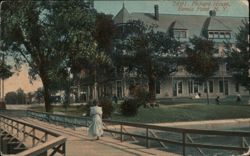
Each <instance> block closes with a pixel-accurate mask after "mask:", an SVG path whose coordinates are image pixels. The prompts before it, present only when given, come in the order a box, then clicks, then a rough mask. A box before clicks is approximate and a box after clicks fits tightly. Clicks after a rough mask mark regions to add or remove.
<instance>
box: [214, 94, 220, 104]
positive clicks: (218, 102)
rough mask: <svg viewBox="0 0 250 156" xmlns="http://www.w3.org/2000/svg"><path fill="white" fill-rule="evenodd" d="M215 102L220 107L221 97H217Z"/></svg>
mask: <svg viewBox="0 0 250 156" xmlns="http://www.w3.org/2000/svg"><path fill="white" fill-rule="evenodd" d="M215 101H216V104H217V105H219V104H220V96H217V97H216V99H215Z"/></svg>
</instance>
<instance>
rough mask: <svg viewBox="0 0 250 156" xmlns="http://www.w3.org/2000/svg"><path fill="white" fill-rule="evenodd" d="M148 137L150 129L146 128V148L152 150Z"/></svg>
mask: <svg viewBox="0 0 250 156" xmlns="http://www.w3.org/2000/svg"><path fill="white" fill-rule="evenodd" d="M148 135H149V133H148V128H146V147H147V148H150V142H149V139H148Z"/></svg>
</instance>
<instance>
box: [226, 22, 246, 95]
mask: <svg viewBox="0 0 250 156" xmlns="http://www.w3.org/2000/svg"><path fill="white" fill-rule="evenodd" d="M226 45H227V50H228V51H227V52H228V53H227V55H228V57H227V63H228V64H227V66H228V69H229V71H231V73H232V74H233V77H234V80H235V81H236V82H237V83H239V84H241V85H243V86H245V88H246V89H247V90H248V91H249V92H250V76H249V74H250V73H249V70H250V52H249V21H247V20H245V21H243V25H242V26H240V27H239V33H238V34H236V44H235V48H232V44H230V43H227V44H226Z"/></svg>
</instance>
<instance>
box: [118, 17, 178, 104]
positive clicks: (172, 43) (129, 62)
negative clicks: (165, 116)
mask: <svg viewBox="0 0 250 156" xmlns="http://www.w3.org/2000/svg"><path fill="white" fill-rule="evenodd" d="M121 27H122V28H120V37H119V38H118V40H117V41H116V43H117V44H116V51H117V52H118V53H119V54H120V59H119V58H117V59H118V60H119V61H121V62H117V64H118V66H119V64H120V63H121V64H122V66H125V67H126V69H127V71H128V72H135V73H137V76H139V77H141V78H145V79H146V80H147V82H148V87H149V92H150V100H151V101H152V102H154V101H155V83H156V80H160V79H161V78H162V77H163V76H166V75H169V74H170V73H171V72H173V71H175V70H176V66H177V65H176V62H175V61H174V60H175V58H176V56H178V49H179V46H180V43H179V42H178V41H176V40H175V39H173V38H171V36H170V35H169V34H167V33H165V32H160V31H156V30H157V26H156V25H146V24H144V23H143V22H141V21H130V22H129V23H128V24H127V25H126V26H121Z"/></svg>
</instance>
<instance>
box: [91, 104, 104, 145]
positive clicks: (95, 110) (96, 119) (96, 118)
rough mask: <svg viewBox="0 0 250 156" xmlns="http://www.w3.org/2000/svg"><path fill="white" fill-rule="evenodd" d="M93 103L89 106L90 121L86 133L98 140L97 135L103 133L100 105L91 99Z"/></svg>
mask: <svg viewBox="0 0 250 156" xmlns="http://www.w3.org/2000/svg"><path fill="white" fill-rule="evenodd" d="M93 104H94V106H93V107H90V116H91V117H92V123H91V124H90V125H89V127H88V135H89V136H90V137H92V138H96V140H99V137H100V136H102V135H103V124H102V107H99V106H98V101H93Z"/></svg>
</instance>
